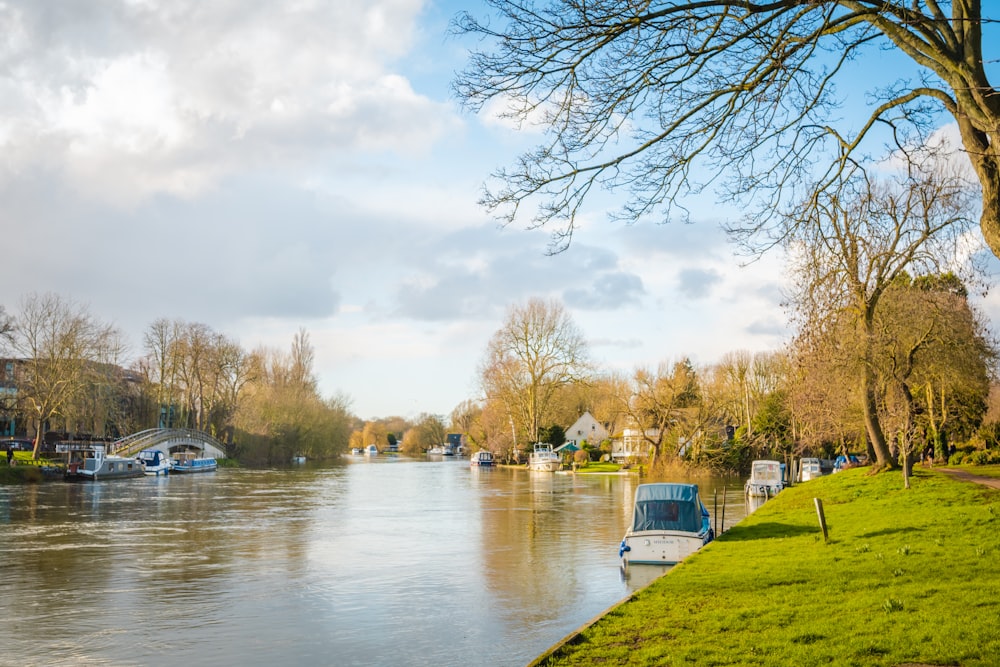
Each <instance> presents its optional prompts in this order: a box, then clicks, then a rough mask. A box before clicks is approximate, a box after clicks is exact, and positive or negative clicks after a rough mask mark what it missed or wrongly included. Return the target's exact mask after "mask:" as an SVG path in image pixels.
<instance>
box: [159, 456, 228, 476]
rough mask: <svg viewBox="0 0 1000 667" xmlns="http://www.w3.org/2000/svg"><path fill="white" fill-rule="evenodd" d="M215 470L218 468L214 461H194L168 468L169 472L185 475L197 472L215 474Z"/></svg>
mask: <svg viewBox="0 0 1000 667" xmlns="http://www.w3.org/2000/svg"><path fill="white" fill-rule="evenodd" d="M216 468H218V464H216V462H215V459H194V460H193V461H184V462H180V463H175V464H173V465H172V466H170V472H171V473H172V474H174V473H176V474H181V475H186V474H189V473H197V472H215V470H216Z"/></svg>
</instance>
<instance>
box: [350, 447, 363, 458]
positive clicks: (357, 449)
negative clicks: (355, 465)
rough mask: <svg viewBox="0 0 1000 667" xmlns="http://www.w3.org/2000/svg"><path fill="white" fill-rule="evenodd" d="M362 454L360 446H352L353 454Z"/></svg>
mask: <svg viewBox="0 0 1000 667" xmlns="http://www.w3.org/2000/svg"><path fill="white" fill-rule="evenodd" d="M361 454H362V452H361V448H360V447H352V448H351V455H352V456H361Z"/></svg>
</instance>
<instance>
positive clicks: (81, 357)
mask: <svg viewBox="0 0 1000 667" xmlns="http://www.w3.org/2000/svg"><path fill="white" fill-rule="evenodd" d="M120 340H121V339H120V336H119V335H118V332H117V330H116V329H115V328H114V327H112V326H111V325H108V324H104V323H102V322H99V321H97V320H96V319H94V318H93V317H92V316H91V315H90V313H88V312H87V309H86V308H84V307H82V306H78V305H76V304H74V303H72V302H70V301H67V300H65V299H63V298H61V297H59V296H58V295H55V294H43V295H39V294H29V295H28V296H26V297H24V299H22V301H21V311H20V314H19V315H18V317H17V320H16V326H15V332H14V339H13V343H12V348H13V350H14V351H15V353H17V354H18V355H20V357H21V360H22V362H23V367H22V370H21V375H20V377H19V378H18V393H19V396H20V399H21V401H22V405H23V407H24V409H25V410H26V411H27V413H28V414H29V415H31V417H33V418H34V419H37V422H36V427H35V446H34V450H33V453H32V456H33V457H36V458H37V456H38V450H39V447H40V446H41V442H42V437H43V434H44V428H45V424H46V422H48V421H49V420H50V419H52V418H53V417H54V416H57V415H64V413H65V411H66V410H67V409H68V408H70V407H72V406H73V404H74V401H76V400H77V399H78V398H79V397H80V396H81V393H82V392H83V391H84V390H86V389H88V388H90V387H92V386H93V384H94V381H95V373H97V372H99V371H100V370H101V369H102V368H104V367H105V366H106V365H107V364H106V362H107V360H108V359H109V358H110V357H111V355H112V349H113V348H117V346H118V345H119V343H120Z"/></svg>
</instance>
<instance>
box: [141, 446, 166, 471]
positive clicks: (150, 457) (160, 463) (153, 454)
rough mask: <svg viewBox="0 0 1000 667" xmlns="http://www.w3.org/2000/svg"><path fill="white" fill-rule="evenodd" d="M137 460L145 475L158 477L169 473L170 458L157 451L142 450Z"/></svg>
mask: <svg viewBox="0 0 1000 667" xmlns="http://www.w3.org/2000/svg"><path fill="white" fill-rule="evenodd" d="M137 458H138V459H139V463H141V464H142V469H143V470H144V471H145V472H146V474H147V475H152V476H154V477H159V476H160V475H166V474H168V473H169V472H170V457H169V456H167V455H166V454H165V453H164V452H161V451H160V450H159V449H144V450H142V451H141V452H139V456H138V457H137Z"/></svg>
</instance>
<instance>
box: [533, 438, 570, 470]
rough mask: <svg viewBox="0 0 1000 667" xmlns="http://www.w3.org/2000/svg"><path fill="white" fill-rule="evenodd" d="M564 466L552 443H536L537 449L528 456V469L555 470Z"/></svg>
mask: <svg viewBox="0 0 1000 667" xmlns="http://www.w3.org/2000/svg"><path fill="white" fill-rule="evenodd" d="M560 468H562V459H560V458H559V455H558V454H556V453H555V452H554V451H552V445H548V444H545V443H542V442H539V443H536V444H535V449H534V451H533V452H531V456H529V457H528V470H540V471H543V472H555V471H556V470H559V469H560Z"/></svg>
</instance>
